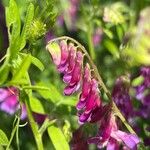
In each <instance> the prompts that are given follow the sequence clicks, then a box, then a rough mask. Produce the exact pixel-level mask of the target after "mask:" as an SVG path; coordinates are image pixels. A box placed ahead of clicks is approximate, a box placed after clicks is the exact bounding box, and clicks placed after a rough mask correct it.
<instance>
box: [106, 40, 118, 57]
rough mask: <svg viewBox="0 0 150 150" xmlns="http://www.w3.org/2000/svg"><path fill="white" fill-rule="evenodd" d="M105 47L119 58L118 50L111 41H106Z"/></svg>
mask: <svg viewBox="0 0 150 150" xmlns="http://www.w3.org/2000/svg"><path fill="white" fill-rule="evenodd" d="M104 45H105V47H106V48H107V49H108V51H109V52H110V53H111V54H112V55H113V56H115V57H116V58H118V57H119V52H118V48H117V46H116V45H115V44H114V43H113V42H112V41H111V40H105V41H104Z"/></svg>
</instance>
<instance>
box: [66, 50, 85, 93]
mask: <svg viewBox="0 0 150 150" xmlns="http://www.w3.org/2000/svg"><path fill="white" fill-rule="evenodd" d="M82 62H83V54H82V53H81V52H80V51H78V52H77V54H76V60H75V65H74V68H73V70H72V72H71V79H70V81H69V82H68V85H67V86H66V87H65V89H64V94H65V95H71V94H73V93H74V92H75V91H77V90H78V89H79V88H80V84H81V83H80V80H81V74H82Z"/></svg>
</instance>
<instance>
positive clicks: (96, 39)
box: [93, 28, 103, 47]
mask: <svg viewBox="0 0 150 150" xmlns="http://www.w3.org/2000/svg"><path fill="white" fill-rule="evenodd" d="M102 35H103V31H102V29H101V28H97V29H96V30H95V31H94V34H93V44H94V46H95V47H96V46H98V45H100V43H101V41H102Z"/></svg>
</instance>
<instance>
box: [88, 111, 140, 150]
mask: <svg viewBox="0 0 150 150" xmlns="http://www.w3.org/2000/svg"><path fill="white" fill-rule="evenodd" d="M139 142H140V140H139V138H138V137H137V136H136V135H134V134H129V133H125V132H123V131H120V130H118V127H117V124H116V121H115V116H114V115H112V114H109V115H107V116H105V117H104V118H103V119H102V120H101V125H100V128H99V133H98V135H97V136H96V137H92V138H90V139H89V140H88V143H89V144H91V143H94V144H96V145H97V146H98V148H103V147H105V146H106V147H107V150H117V149H118V150H119V144H120V143H123V144H124V145H125V146H127V147H128V148H129V149H130V150H136V149H137V144H138V143H139Z"/></svg>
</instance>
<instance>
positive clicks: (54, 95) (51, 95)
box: [37, 82, 63, 103]
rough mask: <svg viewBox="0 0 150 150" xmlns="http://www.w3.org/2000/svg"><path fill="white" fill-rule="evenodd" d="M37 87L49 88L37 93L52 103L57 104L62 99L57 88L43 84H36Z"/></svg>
mask: <svg viewBox="0 0 150 150" xmlns="http://www.w3.org/2000/svg"><path fill="white" fill-rule="evenodd" d="M37 85H38V86H44V87H47V88H49V91H44V90H38V93H39V94H40V95H41V96H42V97H43V98H44V99H46V100H51V101H52V102H54V103H56V102H59V101H61V100H62V99H63V97H62V95H61V94H60V93H59V91H58V90H57V88H56V87H55V86H54V85H52V84H50V85H48V86H46V85H45V84H44V83H41V82H40V83H38V84H37Z"/></svg>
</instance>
